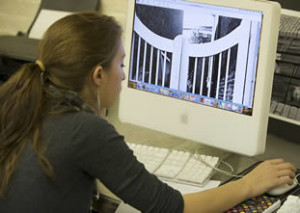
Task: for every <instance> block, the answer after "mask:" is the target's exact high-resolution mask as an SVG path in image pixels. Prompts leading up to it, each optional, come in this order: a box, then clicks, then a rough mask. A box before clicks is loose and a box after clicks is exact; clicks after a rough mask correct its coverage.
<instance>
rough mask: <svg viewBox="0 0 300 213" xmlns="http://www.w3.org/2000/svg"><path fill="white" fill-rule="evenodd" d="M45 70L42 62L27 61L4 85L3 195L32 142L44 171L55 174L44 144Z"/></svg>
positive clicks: (0, 124)
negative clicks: (42, 143)
mask: <svg viewBox="0 0 300 213" xmlns="http://www.w3.org/2000/svg"><path fill="white" fill-rule="evenodd" d="M41 73H43V72H42V70H41V67H40V66H39V65H38V64H36V63H35V64H34V63H30V64H25V65H23V66H22V67H21V69H20V70H19V71H18V72H16V73H15V74H14V75H13V76H11V78H10V79H9V80H8V81H7V82H5V83H4V84H3V85H1V86H0V133H1V134H0V198H1V197H3V196H4V194H5V192H6V190H7V185H8V183H9V180H10V178H11V176H12V175H13V173H14V171H15V168H16V162H17V160H18V158H19V156H20V153H21V152H22V150H23V149H24V147H25V145H26V144H28V143H29V142H30V141H32V142H31V143H32V144H33V147H34V149H35V151H36V153H37V155H38V158H39V164H40V165H41V167H42V169H43V171H44V172H45V173H46V174H47V175H48V176H52V175H53V170H52V167H51V165H50V164H49V162H48V161H47V159H46V158H45V157H44V155H43V154H44V148H43V146H41V145H40V129H41V125H42V119H43V117H44V114H45V94H44V91H43V86H42V82H41V80H42V78H41V76H42V75H41Z"/></svg>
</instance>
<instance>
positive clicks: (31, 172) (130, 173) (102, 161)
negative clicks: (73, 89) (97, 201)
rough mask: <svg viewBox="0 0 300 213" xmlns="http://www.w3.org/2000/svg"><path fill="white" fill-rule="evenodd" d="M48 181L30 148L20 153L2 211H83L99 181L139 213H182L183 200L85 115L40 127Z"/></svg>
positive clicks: (109, 131) (98, 121)
mask: <svg viewBox="0 0 300 213" xmlns="http://www.w3.org/2000/svg"><path fill="white" fill-rule="evenodd" d="M42 135H43V138H44V139H46V142H47V151H46V157H47V159H48V160H49V161H50V163H51V164H52V166H53V168H54V173H55V178H54V180H51V179H49V178H48V177H47V176H46V175H45V174H44V173H43V172H42V170H41V167H40V166H39V164H38V158H37V155H36V153H35V151H34V150H33V148H32V146H31V145H29V146H27V147H26V149H25V150H24V152H23V153H22V155H21V157H20V159H19V161H18V164H17V169H16V171H15V173H14V175H13V177H12V179H11V182H10V184H9V190H8V193H7V194H6V197H5V198H4V199H2V200H0V212H1V213H10V212H11V213H19V212H22V213H27V212H28V213H44V212H45V213H48V212H49V213H67V212H72V213H76V212H80V213H87V212H88V209H89V206H90V202H91V199H92V194H93V190H94V186H95V182H94V181H95V178H99V179H100V180H101V181H102V182H103V183H104V184H105V185H106V186H107V187H108V188H109V189H110V190H111V191H112V192H114V193H115V194H116V195H117V196H119V197H120V198H121V199H123V200H124V201H125V202H126V203H129V204H130V205H132V206H134V207H136V208H137V209H140V210H142V211H143V212H155V213H158V212H163V213H166V212H172V213H175V212H182V211H183V199H182V196H181V194H180V193H179V192H178V191H175V190H173V189H172V188H170V187H168V186H167V185H166V184H164V183H162V182H161V181H159V180H158V179H157V178H156V177H155V176H154V175H152V174H150V173H148V172H147V171H146V170H145V168H144V166H143V165H142V164H141V163H139V162H138V161H137V160H136V158H135V157H134V156H133V152H132V151H131V150H130V149H129V148H128V147H127V145H126V143H125V142H124V138H123V137H122V136H120V135H119V134H118V133H117V132H116V130H115V129H114V128H113V126H112V125H110V124H109V123H108V122H107V121H105V120H104V119H101V118H99V117H97V116H96V115H94V114H92V113H88V112H76V113H66V114H64V115H62V116H59V117H56V118H52V119H48V120H47V121H46V122H45V123H44V125H43V134H42Z"/></svg>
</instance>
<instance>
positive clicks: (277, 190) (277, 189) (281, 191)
mask: <svg viewBox="0 0 300 213" xmlns="http://www.w3.org/2000/svg"><path fill="white" fill-rule="evenodd" d="M297 185H298V181H297V178H295V179H294V183H293V184H292V185H289V184H282V185H280V186H277V187H275V188H273V189H271V190H270V191H268V192H267V194H269V195H273V196H278V195H282V194H284V193H286V192H288V191H290V190H291V189H293V188H294V187H296V186H297Z"/></svg>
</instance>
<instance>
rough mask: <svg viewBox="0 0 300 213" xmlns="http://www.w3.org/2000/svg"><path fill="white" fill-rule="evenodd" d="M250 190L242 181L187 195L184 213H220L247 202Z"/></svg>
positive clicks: (184, 197) (185, 196)
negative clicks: (244, 201)
mask: <svg viewBox="0 0 300 213" xmlns="http://www.w3.org/2000/svg"><path fill="white" fill-rule="evenodd" d="M248 194H249V189H247V188H246V187H245V184H244V182H243V180H242V179H240V180H237V181H233V182H230V183H228V184H225V185H222V186H220V187H218V188H214V189H211V190H207V191H203V192H199V193H193V194H187V195H184V196H183V199H184V213H190V212H204V213H218V212H224V211H226V210H227V209H230V208H232V207H233V206H235V205H236V204H238V203H240V202H242V201H243V200H246V199H247V198H248V197H247V196H248Z"/></svg>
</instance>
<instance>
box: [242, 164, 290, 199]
mask: <svg viewBox="0 0 300 213" xmlns="http://www.w3.org/2000/svg"><path fill="white" fill-rule="evenodd" d="M295 172H296V167H295V166H294V165H293V164H291V163H288V162H285V161H284V160H283V159H274V160H267V161H264V162H263V163H261V164H259V165H258V166H257V167H256V168H255V169H253V170H252V171H251V172H250V173H248V174H247V175H245V176H244V177H243V178H242V180H243V181H244V183H245V187H246V188H247V190H248V193H247V194H248V198H252V197H255V196H258V195H260V194H263V193H265V192H267V191H269V190H270V189H272V188H274V187H277V186H279V185H282V184H290V185H291V184H293V182H294V178H295Z"/></svg>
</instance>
